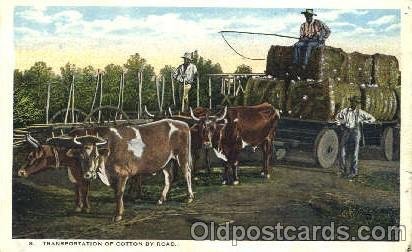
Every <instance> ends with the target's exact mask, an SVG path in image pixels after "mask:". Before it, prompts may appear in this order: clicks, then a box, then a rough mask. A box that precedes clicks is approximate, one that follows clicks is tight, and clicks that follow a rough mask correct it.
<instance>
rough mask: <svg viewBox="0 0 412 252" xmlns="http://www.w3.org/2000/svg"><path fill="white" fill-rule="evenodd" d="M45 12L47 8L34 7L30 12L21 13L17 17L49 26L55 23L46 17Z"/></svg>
mask: <svg viewBox="0 0 412 252" xmlns="http://www.w3.org/2000/svg"><path fill="white" fill-rule="evenodd" d="M45 10H46V8H45V7H33V8H30V9H28V10H24V11H22V12H19V13H18V14H17V15H19V16H20V17H22V18H24V19H26V20H30V21H34V22H36V23H40V24H49V23H51V22H52V21H53V19H52V17H50V16H47V15H44V11H45Z"/></svg>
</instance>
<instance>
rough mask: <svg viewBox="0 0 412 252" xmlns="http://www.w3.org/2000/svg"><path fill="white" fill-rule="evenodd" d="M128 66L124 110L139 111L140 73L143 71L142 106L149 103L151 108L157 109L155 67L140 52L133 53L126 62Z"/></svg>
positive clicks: (148, 105) (125, 65)
mask: <svg viewBox="0 0 412 252" xmlns="http://www.w3.org/2000/svg"><path fill="white" fill-rule="evenodd" d="M124 67H125V68H126V70H127V72H126V76H125V82H126V83H125V89H124V107H123V108H124V110H133V111H137V107H138V77H137V76H138V73H139V72H140V71H142V72H143V86H142V106H144V105H147V107H148V109H149V110H157V109H158V106H157V97H156V86H155V83H154V81H153V80H152V79H153V78H154V76H155V73H154V68H153V67H152V66H151V65H150V64H148V63H147V62H146V59H144V58H142V57H140V55H139V54H138V53H135V54H134V55H131V56H130V57H129V59H128V60H127V62H126V64H124Z"/></svg>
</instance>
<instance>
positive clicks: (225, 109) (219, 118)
mask: <svg viewBox="0 0 412 252" xmlns="http://www.w3.org/2000/svg"><path fill="white" fill-rule="evenodd" d="M226 114H227V106H225V108H224V110H223V115H221V116H219V117H218V118H217V119H216V121H217V122H218V121H222V120H223V119H225V117H226Z"/></svg>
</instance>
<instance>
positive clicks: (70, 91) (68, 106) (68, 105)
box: [64, 83, 73, 124]
mask: <svg viewBox="0 0 412 252" xmlns="http://www.w3.org/2000/svg"><path fill="white" fill-rule="evenodd" d="M72 89H73V83H70V90H69V99H68V101H67V107H66V114H65V115H64V124H66V123H67V117H68V115H69V108H70V100H71V98H72V97H71V95H72Z"/></svg>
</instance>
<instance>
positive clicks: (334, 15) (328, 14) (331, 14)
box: [318, 10, 368, 21]
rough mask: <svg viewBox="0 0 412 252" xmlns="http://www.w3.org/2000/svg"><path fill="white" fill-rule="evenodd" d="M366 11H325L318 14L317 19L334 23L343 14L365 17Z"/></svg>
mask: <svg viewBox="0 0 412 252" xmlns="http://www.w3.org/2000/svg"><path fill="white" fill-rule="evenodd" d="M367 13H368V11H359V10H326V11H320V12H319V13H318V16H319V19H322V20H325V21H336V20H338V19H339V17H341V16H342V15H344V14H354V15H366V14H367Z"/></svg>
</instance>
